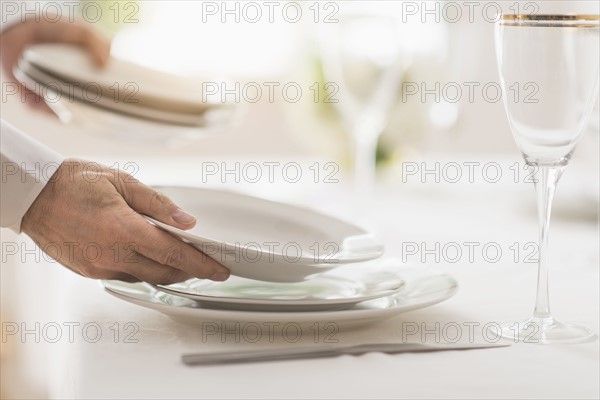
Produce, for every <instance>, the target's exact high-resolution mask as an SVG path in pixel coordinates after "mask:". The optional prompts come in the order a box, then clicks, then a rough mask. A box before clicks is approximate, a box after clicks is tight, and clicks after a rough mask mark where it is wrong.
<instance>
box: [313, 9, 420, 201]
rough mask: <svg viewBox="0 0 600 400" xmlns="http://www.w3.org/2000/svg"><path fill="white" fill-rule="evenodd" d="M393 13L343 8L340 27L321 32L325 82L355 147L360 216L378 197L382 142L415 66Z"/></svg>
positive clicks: (328, 26) (326, 27)
mask: <svg viewBox="0 0 600 400" xmlns="http://www.w3.org/2000/svg"><path fill="white" fill-rule="evenodd" d="M393 7H394V4H389V6H383V7H377V8H374V7H367V5H366V4H364V3H353V2H345V3H341V4H340V10H339V13H338V14H337V15H336V17H337V21H336V22H331V23H328V24H322V26H321V29H320V31H319V47H320V52H321V58H322V62H323V70H324V74H325V80H326V81H327V82H328V84H329V86H330V88H329V90H330V92H332V93H333V92H335V94H334V98H335V100H334V105H335V107H336V109H337V111H338V112H339V114H340V116H341V118H342V119H343V121H344V124H345V125H346V127H347V130H348V132H349V133H350V136H351V139H352V141H353V153H354V187H355V192H356V206H357V207H358V209H359V210H364V209H365V208H366V206H368V202H369V199H370V196H371V194H372V193H373V190H374V186H375V167H376V162H375V161H376V150H377V142H378V139H379V136H380V135H381V133H382V132H383V130H384V129H385V127H386V124H387V121H388V113H389V110H390V108H391V106H392V105H393V104H394V102H395V100H396V98H397V96H398V93H399V85H400V82H401V79H402V76H403V74H404V72H405V71H406V70H407V69H408V67H409V66H410V64H411V56H410V53H411V52H410V50H409V47H408V46H406V45H405V44H404V43H403V40H406V39H405V35H403V25H402V21H401V20H400V18H399V15H400V13H396V12H394V10H393Z"/></svg>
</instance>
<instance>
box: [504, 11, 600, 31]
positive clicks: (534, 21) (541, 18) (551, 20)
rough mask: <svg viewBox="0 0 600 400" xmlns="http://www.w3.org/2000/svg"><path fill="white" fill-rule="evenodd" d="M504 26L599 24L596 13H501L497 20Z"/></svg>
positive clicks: (587, 25) (588, 26)
mask: <svg viewBox="0 0 600 400" xmlns="http://www.w3.org/2000/svg"><path fill="white" fill-rule="evenodd" d="M498 22H499V24H500V25H504V26H538V27H551V26H554V27H572V28H590V27H596V26H599V23H600V15H596V14H502V15H501V16H500V20H499V21H498Z"/></svg>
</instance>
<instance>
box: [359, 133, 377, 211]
mask: <svg viewBox="0 0 600 400" xmlns="http://www.w3.org/2000/svg"><path fill="white" fill-rule="evenodd" d="M365 136H366V137H365ZM354 146H355V147H354V157H355V159H354V179H355V182H354V191H355V194H356V200H357V206H358V207H359V209H364V208H365V207H366V206H367V205H368V203H369V200H370V198H371V195H372V194H373V189H374V187H375V177H376V164H375V163H376V152H377V135H364V136H362V137H355V138H354Z"/></svg>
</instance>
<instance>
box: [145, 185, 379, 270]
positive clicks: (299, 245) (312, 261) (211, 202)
mask: <svg viewBox="0 0 600 400" xmlns="http://www.w3.org/2000/svg"><path fill="white" fill-rule="evenodd" d="M156 189H158V190H160V191H161V192H163V193H164V194H165V195H167V196H168V197H170V198H171V199H172V200H173V201H174V202H175V203H176V204H177V205H178V206H179V207H181V208H183V209H184V210H186V211H187V212H189V213H192V214H193V215H194V216H195V217H196V218H197V220H198V223H197V225H196V227H195V228H193V229H191V230H189V231H182V230H180V229H177V228H173V227H172V226H169V225H166V224H163V223H161V222H159V221H156V220H154V219H151V218H148V220H150V221H151V222H153V223H154V224H156V225H157V226H159V227H161V228H163V229H165V230H166V231H168V232H170V233H172V234H174V235H176V236H178V237H180V238H181V239H183V240H184V241H187V242H189V243H191V244H192V245H194V246H195V247H196V248H198V249H199V250H200V251H202V252H204V253H205V254H207V255H208V256H210V257H211V258H213V259H215V260H217V261H218V262H220V263H221V264H223V265H225V266H226V267H227V268H229V270H230V271H231V273H232V274H233V275H236V276H241V277H244V278H250V279H257V280H263V281H271V282H299V281H302V280H304V279H306V278H307V277H309V276H311V275H314V274H317V273H321V272H325V271H327V270H330V269H333V268H336V267H338V266H340V265H342V264H347V263H355V262H360V261H367V260H372V259H375V258H378V257H380V256H381V255H383V245H382V244H381V242H379V241H378V240H377V239H376V238H375V237H374V235H373V234H371V233H369V232H367V231H365V230H364V229H362V228H359V227H357V226H355V225H352V224H349V223H347V222H343V221H340V220H338V219H336V218H333V217H329V216H326V215H324V214H320V213H318V212H315V211H312V210H309V209H306V208H301V207H296V206H291V205H288V204H283V203H277V202H273V201H269V200H264V199H260V198H257V197H251V196H246V195H242V194H237V193H233V192H227V191H221V190H210V189H200V188H186V187H157V188H156Z"/></svg>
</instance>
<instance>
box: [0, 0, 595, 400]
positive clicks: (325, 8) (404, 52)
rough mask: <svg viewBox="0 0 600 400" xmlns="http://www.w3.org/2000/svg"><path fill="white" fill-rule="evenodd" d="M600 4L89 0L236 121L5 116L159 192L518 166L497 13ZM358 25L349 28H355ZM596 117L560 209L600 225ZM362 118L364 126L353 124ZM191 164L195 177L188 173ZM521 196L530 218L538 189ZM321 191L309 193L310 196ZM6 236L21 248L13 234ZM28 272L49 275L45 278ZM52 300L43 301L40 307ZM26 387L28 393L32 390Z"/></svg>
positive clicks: (5, 295) (147, 54)
mask: <svg viewBox="0 0 600 400" xmlns="http://www.w3.org/2000/svg"><path fill="white" fill-rule="evenodd" d="M45 3H48V2H44V1H40V2H38V4H41V5H42V6H41V7H43V5H44V4H45ZM267 3H269V4H270V5H269V4H267ZM599 4H600V3H598V2H597V1H576V2H575V1H546V2H544V1H541V2H539V1H536V2H533V1H532V2H523V1H516V0H515V1H510V0H509V1H497V2H485V1H482V2H460V1H459V2H453V1H424V2H421V1H419V2H411V1H381V2H379V1H302V2H286V1H280V2H260V1H258V2H251V1H250V2H249V1H226V2H220V1H219V2H211V1H172V0H169V1H167V0H164V1H161V0H152V1H141V0H140V1H131V0H122V1H87V0H85V1H81V2H79V8H78V11H77V15H80V14H81V15H85V16H86V19H87V20H88V22H92V23H94V24H95V26H96V27H97V28H98V29H101V30H102V31H103V32H105V33H106V34H107V35H110V36H111V37H112V38H113V47H112V54H113V56H114V57H117V58H121V59H124V60H128V61H131V62H134V63H137V64H141V65H144V66H147V67H150V68H153V69H157V70H161V71H165V72H169V73H172V74H176V75H179V76H183V77H187V78H189V80H190V82H204V83H209V84H211V86H210V87H211V88H214V87H218V88H219V91H218V92H217V93H216V94H215V95H214V97H213V100H215V101H219V99H221V100H223V101H224V102H230V103H231V102H233V103H235V106H236V113H235V118H233V119H232V120H231V121H229V122H228V123H226V124H222V125H218V126H214V127H210V128H203V129H197V130H196V131H192V132H190V131H186V132H184V133H182V132H181V130H180V129H178V128H173V129H169V128H164V129H160V131H159V132H158V133H157V132H155V131H153V132H152V133H150V132H149V131H147V130H146V129H145V128H143V127H139V126H137V125H135V124H132V125H131V126H127V125H123V124H122V123H121V122H119V124H116V123H114V121H113V120H112V119H111V116H110V115H109V114H107V113H105V114H106V115H104V114H102V113H100V114H94V116H93V117H89V116H87V115H86V114H77V112H76V111H73V113H74V115H73V119H72V121H71V122H70V123H69V124H63V123H61V122H59V121H58V120H57V119H56V118H54V117H52V116H49V115H43V114H39V113H37V114H35V113H33V112H32V111H31V109H29V108H28V107H27V106H26V105H24V104H23V103H22V102H21V101H20V100H19V98H18V96H8V97H6V98H5V96H4V93H3V101H2V111H1V113H2V118H3V119H6V120H8V121H9V122H11V123H12V124H14V125H15V126H17V127H18V128H20V129H22V130H24V131H25V132H27V133H29V134H30V135H32V136H33V137H35V138H36V139H38V140H39V141H41V142H43V143H45V144H48V145H49V146H51V147H52V148H54V149H55V150H57V151H58V152H60V153H62V154H64V155H67V156H73V157H81V158H87V159H93V160H98V161H101V162H105V163H107V164H111V165H112V164H113V163H119V165H121V166H122V165H124V164H125V163H127V162H135V163H137V164H138V165H139V166H140V170H139V174H137V175H136V176H137V177H138V178H140V179H141V180H143V181H146V182H149V183H185V182H184V179H187V177H189V169H190V168H191V167H190V166H193V165H195V164H194V163H196V162H198V161H199V160H210V161H219V160H228V162H233V161H273V160H293V161H298V162H307V163H310V162H312V161H314V160H319V161H320V162H332V163H335V164H337V165H339V166H340V175H339V176H340V177H341V183H342V184H344V183H345V182H346V181H347V180H346V178H345V177H347V176H351V175H352V165H353V159H354V154H355V153H354V146H353V144H354V143H355V142H356V141H358V142H359V143H363V141H361V140H363V139H364V143H367V142H369V140H371V139H374V140H375V145H376V149H377V151H376V164H377V170H378V172H377V174H378V175H379V177H378V178H377V179H379V180H381V179H385V180H386V181H387V182H391V183H392V184H396V185H397V186H400V172H399V166H400V165H401V164H402V163H403V162H406V161H422V160H427V161H431V160H434V161H435V160H445V161H454V160H457V161H461V162H462V161H465V160H468V161H482V162H485V161H490V160H502V161H506V162H508V163H512V162H515V161H520V155H519V153H518V150H517V148H516V146H515V144H514V141H513V138H512V136H511V134H510V129H509V125H508V122H507V119H506V115H505V112H504V107H503V104H502V100H501V94H500V93H498V90H499V88H500V81H499V76H498V72H497V66H496V57H495V49H494V22H495V20H496V18H497V15H498V13H500V12H504V13H523V14H527V13H532V12H536V13H587V14H598V13H599V8H600V5H599ZM347 21H353V22H352V23H351V24H350V23H349V24H347V25H344V24H345V23H346V22H347ZM377 21H380V22H377ZM381 21H384V22H381ZM344 27H347V28H348V29H346V28H344ZM386 29H387V30H386ZM2 74H3V75H2V80H3V82H4V81H5V76H4V72H3V73H2ZM221 85H225V86H224V87H225V88H226V89H229V90H230V91H231V90H233V92H235V93H237V96H238V97H237V98H236V94H232V93H231V92H226V91H224V90H222V89H223V86H221ZM257 88H259V89H260V90H262V94H261V95H260V96H257V94H256V93H257V92H256V90H257ZM271 88H272V92H271V91H270V90H271ZM298 89H299V90H298ZM3 92H4V85H3ZM227 93H229V94H227ZM523 94H524V95H526V94H527V93H526V92H524V93H523ZM271 95H272V96H271ZM67 106H68V105H67ZM598 121H599V120H598V105H597V104H596V109H595V111H594V114H593V116H592V119H591V121H590V123H589V126H588V127H587V128H586V131H585V132H584V133H583V137H582V139H581V142H580V144H579V146H578V148H577V150H576V153H575V156H574V158H573V163H572V166H571V167H570V169H569V171H568V173H567V174H566V175H565V178H564V182H563V183H562V184H561V185H562V186H564V187H568V188H569V189H568V190H566V189H565V190H564V191H562V192H561V190H563V189H564V188H563V189H561V190H559V193H563V194H564V196H563V199H562V200H561V199H557V212H558V213H559V214H560V207H561V205H560V203H561V201H562V202H563V204H564V205H563V208H564V209H568V210H569V212H572V211H573V210H576V211H577V212H579V214H580V216H581V218H584V219H585V220H586V221H587V223H592V224H597V208H598V182H599V181H600V178H599V172H598V152H599V150H598V149H599V144H598V134H599V133H598V131H599V122H598ZM363 125H364V129H363V131H364V132H362V133H361V132H358V133H357V132H355V131H354V128H356V127H357V126H360V127H363ZM358 130H360V129H358ZM367 131H368V132H367ZM365 132H367V133H365ZM369 132H370V133H369ZM361 135H362V136H361ZM357 138H360V140H357ZM365 146H367V145H366V144H365ZM366 157H368V155H367V156H366ZM186 169H187V170H188V174H187V175H185V174H184V173H182V172H181V171H183V170H186ZM178 175H179V176H178ZM367 179H368V178H367ZM193 183H194V184H198V183H199V182H198V180H196V182H193ZM262 188H263V189H264V190H265V192H263V193H261V194H263V195H267V192H268V191H269V190H271V191H273V192H274V193H271V192H269V193H268V194H270V195H272V196H271V197H274V198H280V199H285V200H292V201H296V200H297V198H294V196H297V197H302V196H305V193H306V191H305V190H304V189H302V188H297V189H295V190H294V191H292V192H291V193H289V192H288V193H285V194H282V193H278V191H280V190H281V189H277V188H274V189H271V188H266V187H262ZM318 190H319V187H313V188H311V189H309V192H311V193H314V192H316V191H318ZM258 191H260V190H258ZM526 193H527V194H528V195H529V197H528V198H527V199H526V200H527V204H528V207H529V209H528V211H531V212H533V209H534V207H535V206H534V196H533V193H531V188H530V187H528V188H527V192H526ZM319 196H321V197H319ZM322 196H323V195H322V194H320V195H319V194H316V195H314V196H313V197H312V202H313V203H315V202H316V200H315V199H317V200H318V199H321V198H322ZM559 196H560V195H559ZM523 199H524V200H525V198H523ZM581 199H583V200H581ZM455 200H456V199H455ZM458 200H459V201H461V200H460V196H459V199H458ZM582 201H583V203H582ZM582 204H583V205H584V207H583V208H582V206H581V205H582ZM332 208H335V207H334V206H332ZM584 208H585V209H584ZM532 221H533V218H532ZM534 224H535V223H534V222H532V227H533V226H534ZM532 229H533V228H532ZM2 236H3V238H2V240H3V241H7V240H16V239H15V236H14V235H13V233H12V232H9V231H6V230H3V231H2ZM3 258H4V257H3ZM3 264H6V263H5V261H4V259H3ZM53 268H54V267H53ZM54 269H58V268H54ZM33 273H35V275H36V276H37V277H38V279H39V276H40V273H41V274H42V275H43V274H44V272H40V271H39V269H38V270H36V271H35V272H32V276H33ZM65 273H68V272H65ZM15 276H16V273H15V271H14V268H6V265H3V266H2V291H1V295H2V319H3V320H10V319H9V318H12V319H13V320H14V319H16V320H20V317H18V316H19V315H21V313H22V310H23V309H25V308H27V307H28V306H27V304H25V303H21V302H20V301H19V299H20V297H19V296H21V297H22V296H23V294H22V293H24V292H23V291H27V292H29V293H31V292H36V291H37V290H38V289H39V290H41V289H40V286H41V285H42V284H41V283H36V282H33V281H29V283H28V284H27V285H24V284H23V283H21V284H15V283H14V282H15ZM49 279H50V278H49ZM40 281H44V280H43V279H42V280H40ZM21 282H23V281H21ZM46 282H47V281H46ZM19 293H21V295H19ZM53 304H54V303H53V301H52V300H48V301H47V302H46V304H45V306H44V307H52V306H53ZM42 308H43V307H42ZM42 308H40V309H39V310H38V311H37V312H36V314H37V315H38V316H43V313H44V311H43V310H42ZM7 315H10V316H11V317H7ZM15 316H16V317H15ZM32 318H35V317H32ZM2 357H3V359H5V358H6V357H13V356H11V349H7V348H6V347H5V346H4V347H3V351H2ZM30 357H34V356H32V355H30ZM27 365H28V366H29V365H31V363H28V364H27ZM28 368H29V367H28ZM36 369H37V370H36ZM15 371H17V372H15ZM20 372H21V374H20V375H19V370H18V368H13V369H12V372H11V374H12V375H8V378H7V375H5V374H6V373H9V372H5V369H4V368H3V379H2V381H3V384H4V382H6V381H7V379H15V381H14V382H19V379H21V380H23V382H25V381H27V382H29V383H28V384H27V385H26V384H23V385H20V387H21V388H26V387H31V388H34V389H31V390H32V392H33V393H38V394H39V392H36V390H38V389H39V387H43V384H42V383H43V381H44V379H46V375H45V374H46V372H47V366H46V365H38V366H37V367H36V368H34V370H28V371H27V374H29V376H27V374H25V373H24V372H23V371H20ZM15 376H16V377H15ZM32 377H33V378H32ZM36 382H37V384H36ZM36 385H37V386H36ZM17 386H19V385H17ZM35 388H38V389H35ZM23 390H24V393H25V394H21V395H22V396H24V397H27V394H28V392H27V390H29V389H23ZM39 390H41V391H42V392H43V389H39ZM29 394H31V393H29Z"/></svg>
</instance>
